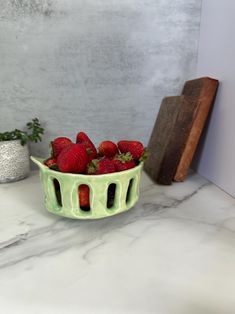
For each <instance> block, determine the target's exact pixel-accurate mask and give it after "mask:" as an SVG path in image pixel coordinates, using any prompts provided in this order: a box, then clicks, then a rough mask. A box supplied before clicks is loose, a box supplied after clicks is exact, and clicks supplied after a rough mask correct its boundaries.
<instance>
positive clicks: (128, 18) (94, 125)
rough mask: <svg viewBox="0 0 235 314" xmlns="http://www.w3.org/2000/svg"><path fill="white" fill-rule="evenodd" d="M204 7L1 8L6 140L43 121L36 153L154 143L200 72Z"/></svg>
mask: <svg viewBox="0 0 235 314" xmlns="http://www.w3.org/2000/svg"><path fill="white" fill-rule="evenodd" d="M200 9H201V0H200V1H199V0H175V1H172V0H86V1H83V0H14V1H13V0H0V132H1V131H4V130H7V129H11V128H13V129H14V128H22V127H23V126H24V124H25V122H26V121H27V120H28V119H30V118H32V117H34V116H38V117H39V118H40V119H41V121H42V122H43V124H44V125H45V128H46V136H45V137H44V140H43V142H42V143H40V144H38V145H33V147H32V148H33V150H32V153H33V154H36V155H47V154H48V142H49V140H50V139H51V138H53V137H56V136H58V135H65V136H69V137H72V138H74V137H75V134H76V132H77V131H78V130H84V131H87V132H88V134H89V135H90V136H91V137H92V138H93V139H94V140H95V143H96V144H97V143H98V142H99V141H101V140H102V139H104V138H110V139H113V140H117V139H119V138H123V137H127V138H137V139H140V140H142V141H143V142H144V143H146V144H147V142H148V138H149V135H150V133H151V130H152V127H153V124H154V121H155V118H156V115H157V112H158V109H159V106H160V103H161V99H162V98H163V97H164V96H166V95H174V94H178V93H179V92H180V90H181V88H182V85H183V83H184V81H185V80H186V79H189V78H192V77H193V76H194V75H195V71H196V61H197V46H198V37H199V26H200V13H201V11H200Z"/></svg>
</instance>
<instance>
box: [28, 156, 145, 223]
mask: <svg viewBox="0 0 235 314" xmlns="http://www.w3.org/2000/svg"><path fill="white" fill-rule="evenodd" d="M31 159H32V161H33V162H34V163H35V164H36V165H37V166H38V167H39V169H40V178H41V182H42V185H43V189H44V197H45V206H46V208H47V210H48V211H49V212H51V213H53V214H56V215H60V216H64V217H68V218H74V219H98V218H103V217H108V216H112V215H116V214H119V213H122V212H124V211H127V210H128V209H130V208H131V207H133V206H134V205H135V204H136V202H137V201H138V199H139V183H140V176H141V170H142V163H141V164H140V165H138V166H136V167H135V168H132V169H130V170H126V171H121V172H115V173H109V174H103V175H83V174H71V173H62V172H58V171H54V170H51V169H49V168H48V167H47V166H45V165H44V164H43V160H44V159H42V158H36V157H31ZM81 184H86V185H88V187H89V191H90V208H85V209H84V208H81V207H80V205H79V197H78V188H79V186H80V185H81Z"/></svg>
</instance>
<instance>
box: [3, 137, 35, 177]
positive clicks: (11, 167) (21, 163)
mask: <svg viewBox="0 0 235 314" xmlns="http://www.w3.org/2000/svg"><path fill="white" fill-rule="evenodd" d="M28 174H29V149H28V146H27V145H24V146H22V145H21V144H20V140H13V141H2V142H0V183H6V182H13V181H18V180H21V179H24V178H25V177H27V176H28Z"/></svg>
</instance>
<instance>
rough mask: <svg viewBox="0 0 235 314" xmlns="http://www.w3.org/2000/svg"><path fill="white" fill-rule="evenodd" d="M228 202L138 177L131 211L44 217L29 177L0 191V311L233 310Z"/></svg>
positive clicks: (205, 187) (233, 205) (234, 243)
mask: <svg viewBox="0 0 235 314" xmlns="http://www.w3.org/2000/svg"><path fill="white" fill-rule="evenodd" d="M234 294H235V200H234V199H233V198H232V197H230V196H228V195H227V194H225V193H224V192H222V191H221V190H220V189H219V188H217V187H216V186H214V185H212V184H210V183H208V182H207V181H206V180H204V179H202V178H201V177H199V176H198V175H191V176H190V178H189V179H188V180H187V181H186V182H184V183H175V184H174V185H172V186H166V187H163V186H159V185H155V184H153V183H152V182H151V181H150V180H149V179H148V178H147V176H146V175H145V174H143V178H142V184H141V198H140V200H139V202H138V204H137V205H136V206H135V207H134V208H133V209H131V210H130V211H128V212H126V213H124V214H120V215H117V216H114V217H110V218H106V219H102V220H97V221H75V220H69V219H65V218H60V217H57V216H53V215H52V214H50V213H48V212H47V211H46V210H45V209H44V206H43V201H42V190H41V186H40V183H39V177H38V173H37V172H33V173H32V174H31V176H30V177H29V178H27V179H26V180H23V181H20V182H16V183H11V184H2V185H0V313H2V314H8V313H11V314H12V313H13V314H15V313H17V314H19V313H20V314H21V313H23V314H28V313H30V314H41V313H42V314H47V313H50V314H54V313H55V314H60V313H69V314H70V313H76V314H77V313H82V314H83V313H144V314H145V313H157V314H168V313H169V314H227V313H231V314H234V313H235V296H234Z"/></svg>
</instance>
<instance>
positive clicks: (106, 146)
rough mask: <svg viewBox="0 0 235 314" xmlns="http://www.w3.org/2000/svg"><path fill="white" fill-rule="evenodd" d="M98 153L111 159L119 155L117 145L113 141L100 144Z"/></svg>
mask: <svg viewBox="0 0 235 314" xmlns="http://www.w3.org/2000/svg"><path fill="white" fill-rule="evenodd" d="M98 152H99V155H100V156H105V157H108V158H111V157H113V156H115V155H116V154H118V148H117V145H116V144H115V143H113V142H111V141H103V142H101V143H100V145H99V148H98Z"/></svg>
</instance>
